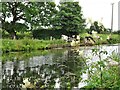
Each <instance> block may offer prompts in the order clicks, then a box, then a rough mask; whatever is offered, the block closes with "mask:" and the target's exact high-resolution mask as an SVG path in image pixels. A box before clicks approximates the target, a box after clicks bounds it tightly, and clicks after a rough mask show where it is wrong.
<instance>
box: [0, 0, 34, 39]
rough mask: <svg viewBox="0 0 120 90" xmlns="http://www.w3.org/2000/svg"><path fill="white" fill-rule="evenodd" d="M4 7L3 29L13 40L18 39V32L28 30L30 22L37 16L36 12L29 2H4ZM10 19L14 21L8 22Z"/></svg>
mask: <svg viewBox="0 0 120 90" xmlns="http://www.w3.org/2000/svg"><path fill="white" fill-rule="evenodd" d="M2 7H3V8H2V18H1V21H2V29H3V30H6V31H7V32H8V33H9V34H10V35H11V37H12V39H16V38H17V35H16V32H18V31H23V30H25V29H28V22H30V21H31V18H32V17H33V16H34V15H35V14H36V13H35V11H36V10H35V8H31V7H32V5H31V3H27V2H25V3H24V2H3V3H2ZM8 18H11V19H12V20H11V21H9V22H8V20H7V19H8ZM21 20H23V22H21Z"/></svg>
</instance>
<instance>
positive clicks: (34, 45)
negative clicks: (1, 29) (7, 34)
mask: <svg viewBox="0 0 120 90" xmlns="http://www.w3.org/2000/svg"><path fill="white" fill-rule="evenodd" d="M0 41H1V42H2V46H1V48H2V51H3V52H10V51H31V50H39V49H48V48H51V47H52V46H53V45H62V44H66V42H64V41H63V40H37V39H21V40H11V39H3V40H2V39H1V40H0Z"/></svg>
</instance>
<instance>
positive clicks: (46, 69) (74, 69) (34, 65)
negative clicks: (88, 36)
mask: <svg viewBox="0 0 120 90" xmlns="http://www.w3.org/2000/svg"><path fill="white" fill-rule="evenodd" d="M48 52H49V51H48ZM21 57H22V55H21ZM8 59H9V58H7V60H8ZM18 59H19V58H18ZM83 68H84V62H83V58H80V57H79V56H78V52H76V51H75V50H72V49H68V50H64V51H63V50H57V51H55V53H54V52H52V53H51V52H49V54H46V55H37V56H32V57H29V58H28V57H27V59H26V60H16V59H15V60H11V61H10V60H9V61H6V62H4V63H3V80H2V83H3V84H2V86H3V88H19V89H20V88H22V87H23V86H24V87H25V85H26V84H25V83H24V80H25V79H27V78H28V79H27V82H30V83H29V84H30V86H29V87H28V85H27V86H26V87H27V88H36V89H40V88H48V89H49V88H51V89H52V88H54V87H55V83H56V79H59V83H60V84H59V86H60V88H72V87H75V86H78V83H79V82H80V80H81V77H80V75H81V74H82V72H81V71H82V69H83Z"/></svg>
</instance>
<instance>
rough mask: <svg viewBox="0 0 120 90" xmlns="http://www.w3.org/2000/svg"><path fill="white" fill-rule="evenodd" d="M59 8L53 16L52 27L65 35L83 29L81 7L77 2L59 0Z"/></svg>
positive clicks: (77, 32) (83, 20) (70, 34)
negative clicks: (61, 0)
mask: <svg viewBox="0 0 120 90" xmlns="http://www.w3.org/2000/svg"><path fill="white" fill-rule="evenodd" d="M58 8H59V10H58V13H57V14H56V16H55V18H54V21H53V22H54V24H53V25H54V27H55V28H57V29H60V30H62V31H63V32H66V34H67V35H69V36H72V35H73V34H75V35H76V34H79V33H80V32H81V31H82V30H83V29H84V25H85V24H84V22H85V19H83V15H82V11H81V7H80V6H79V3H78V2H60V5H59V6H58Z"/></svg>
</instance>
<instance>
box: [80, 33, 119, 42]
mask: <svg viewBox="0 0 120 90" xmlns="http://www.w3.org/2000/svg"><path fill="white" fill-rule="evenodd" d="M97 35H98V36H100V38H101V39H95V41H96V44H116V43H120V38H119V37H120V35H119V34H111V40H107V37H108V36H109V35H110V34H97ZM85 36H88V34H85V33H83V34H80V37H81V38H84V37H85ZM91 36H92V35H91Z"/></svg>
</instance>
